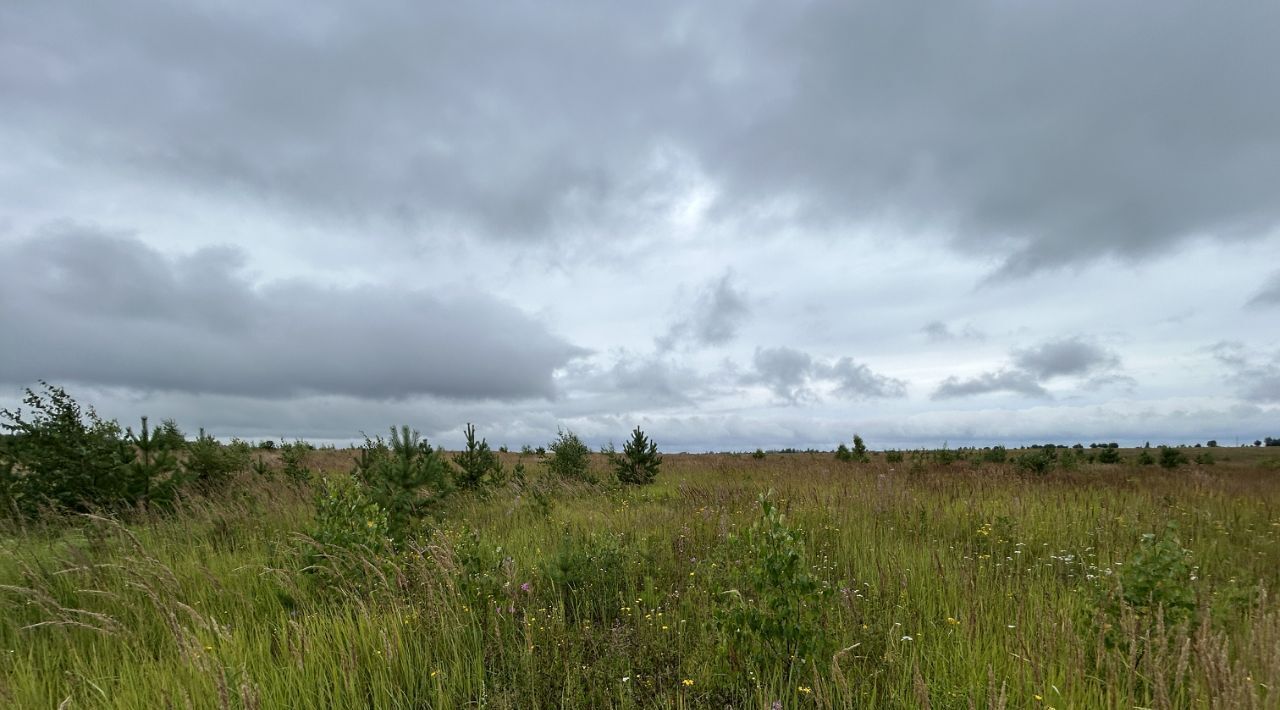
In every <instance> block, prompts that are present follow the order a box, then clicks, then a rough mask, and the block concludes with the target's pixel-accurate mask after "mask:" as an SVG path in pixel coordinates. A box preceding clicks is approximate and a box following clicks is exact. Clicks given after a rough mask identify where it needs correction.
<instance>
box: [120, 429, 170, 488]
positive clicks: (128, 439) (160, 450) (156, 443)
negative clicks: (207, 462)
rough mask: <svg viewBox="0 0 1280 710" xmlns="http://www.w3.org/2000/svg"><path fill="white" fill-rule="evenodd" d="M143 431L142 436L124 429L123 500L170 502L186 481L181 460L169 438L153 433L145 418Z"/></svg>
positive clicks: (131, 430)
mask: <svg viewBox="0 0 1280 710" xmlns="http://www.w3.org/2000/svg"><path fill="white" fill-rule="evenodd" d="M141 431H142V433H141V434H140V435H139V434H134V433H133V429H126V430H125V444H124V450H123V451H122V452H121V459H122V461H123V463H122V464H121V473H122V476H121V478H122V488H123V489H124V490H123V495H124V499H125V500H127V501H129V502H131V503H133V502H140V503H167V502H170V501H172V500H173V498H174V495H175V494H176V493H177V489H178V486H179V485H180V484H181V483H182V480H183V477H182V474H181V472H180V470H179V467H178V457H177V456H176V455H175V454H174V451H173V448H172V446H171V445H170V439H168V438H167V437H164V436H161V435H160V434H161V432H160V430H157V431H156V432H155V434H152V432H151V431H150V427H149V426H148V424H147V418H146V417H143V418H142V427H141Z"/></svg>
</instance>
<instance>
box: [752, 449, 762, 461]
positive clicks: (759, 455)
mask: <svg viewBox="0 0 1280 710" xmlns="http://www.w3.org/2000/svg"><path fill="white" fill-rule="evenodd" d="M764 457H765V453H764V449H756V450H755V451H752V452H751V458H753V459H756V460H757V461H759V460H760V459H763V458H764Z"/></svg>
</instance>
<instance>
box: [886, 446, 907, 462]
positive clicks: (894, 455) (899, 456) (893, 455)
mask: <svg viewBox="0 0 1280 710" xmlns="http://www.w3.org/2000/svg"><path fill="white" fill-rule="evenodd" d="M904 458H905V457H904V456H903V453H902V452H901V451H898V450H896V449H893V450H890V451H886V452H885V453H884V460H885V461H886V462H888V463H902V461H903V459H904Z"/></svg>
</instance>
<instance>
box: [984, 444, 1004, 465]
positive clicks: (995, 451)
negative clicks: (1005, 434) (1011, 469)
mask: <svg viewBox="0 0 1280 710" xmlns="http://www.w3.org/2000/svg"><path fill="white" fill-rule="evenodd" d="M982 460H983V461H986V462H987V463H1004V462H1005V461H1008V460H1009V450H1008V449H1006V448H1004V447H1003V446H993V447H991V448H989V449H987V450H986V451H984V452H982Z"/></svg>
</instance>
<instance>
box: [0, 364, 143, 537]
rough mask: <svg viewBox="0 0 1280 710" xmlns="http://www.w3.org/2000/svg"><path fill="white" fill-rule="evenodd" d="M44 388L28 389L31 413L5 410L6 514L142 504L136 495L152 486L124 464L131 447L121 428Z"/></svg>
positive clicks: (0, 415) (0, 424)
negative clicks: (37, 389) (9, 512)
mask: <svg viewBox="0 0 1280 710" xmlns="http://www.w3.org/2000/svg"><path fill="white" fill-rule="evenodd" d="M40 384H41V386H42V392H34V391H32V390H31V389H27V390H26V395H25V396H24V397H23V400H22V401H23V405H24V406H25V407H26V408H27V410H28V411H27V412H25V413H24V411H23V410H22V409H18V410H10V409H3V410H0V419H2V420H3V421H0V429H3V430H4V432H5V433H6V434H8V435H9V436H8V437H7V438H6V440H5V442H4V445H3V449H2V450H0V461H3V462H4V466H5V470H6V471H7V472H8V473H7V474H6V476H5V477H4V490H3V491H0V497H3V503H4V505H5V508H6V510H12V511H15V512H18V513H20V514H22V515H34V514H36V513H38V512H39V511H40V510H41V509H43V508H47V507H52V508H56V509H60V510H64V511H72V512H85V511H88V510H91V509H93V508H96V507H100V506H104V505H106V506H110V505H117V504H126V505H130V504H133V503H136V502H140V501H139V499H137V498H135V497H134V496H135V495H137V491H139V490H143V491H145V490H147V488H148V487H147V486H145V485H138V481H136V480H134V479H133V475H134V474H136V473H137V471H129V470H126V468H125V466H124V465H123V464H128V463H129V462H130V459H129V458H128V457H129V452H130V451H131V449H130V446H129V442H128V441H127V439H126V438H125V437H124V436H123V435H122V433H121V431H120V426H119V425H118V424H116V423H115V422H114V421H107V420H104V419H102V418H100V417H99V416H98V414H97V413H96V412H95V411H94V410H93V409H92V408H89V409H88V410H82V409H81V407H80V405H79V404H78V403H77V402H76V401H75V400H74V399H72V397H71V395H69V394H67V392H66V390H64V389H62V388H61V387H55V386H53V385H50V384H48V383H47V382H41V383H40Z"/></svg>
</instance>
